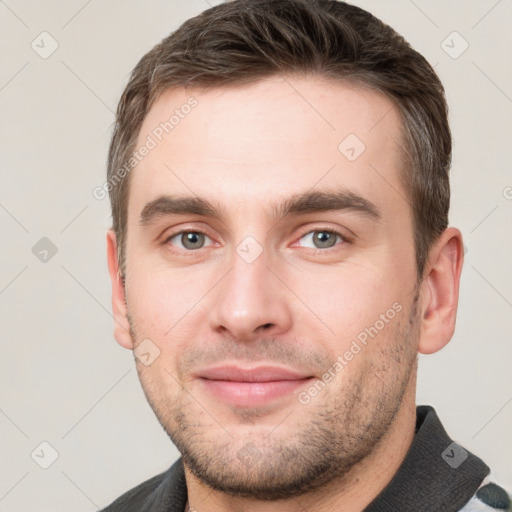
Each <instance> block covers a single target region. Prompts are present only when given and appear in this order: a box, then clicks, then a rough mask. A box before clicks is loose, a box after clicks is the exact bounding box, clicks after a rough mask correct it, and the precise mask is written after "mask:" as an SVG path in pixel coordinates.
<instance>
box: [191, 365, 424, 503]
mask: <svg viewBox="0 0 512 512" xmlns="http://www.w3.org/2000/svg"><path fill="white" fill-rule="evenodd" d="M411 377H412V378H411V381H410V382H409V385H408V388H407V391H406V393H405V395H404V397H403V401H402V404H401V407H400V410H399V411H398V413H397V415H396V416H395V419H394V422H393V424H392V425H391V427H390V429H389V430H388V432H387V433H386V435H385V436H384V437H383V438H382V439H381V441H380V443H379V444H378V445H377V446H376V448H375V450H374V451H373V452H372V453H371V455H369V456H368V457H367V458H366V459H364V460H363V461H361V462H360V463H358V464H356V465H355V466H354V467H353V468H352V470H351V471H350V472H349V473H348V474H346V475H345V476H344V477H343V479H342V480H340V479H335V480H333V481H331V482H330V483H329V484H328V485H326V486H324V487H322V488H321V489H320V490H317V491H315V492H312V493H309V494H306V495H302V496H299V497H294V498H291V499H288V500H280V501H279V503H277V502H268V501H259V500H251V499H247V498H238V497H232V496H228V495H226V494H224V493H221V492H218V491H212V489H210V488H209V487H207V486H205V485H204V484H203V483H202V482H200V481H199V480H197V479H196V478H195V477H194V476H193V475H192V474H191V473H190V471H188V469H187V467H186V466H185V475H186V480H187V487H188V496H189V501H188V502H187V506H186V508H185V512H203V510H208V511H209V512H239V511H240V512H241V511H244V510H249V509H250V510H251V511H252V512H296V511H297V510H315V512H332V510H343V511H344V512H361V510H363V509H364V508H365V507H366V506H367V505H369V504H370V503H371V502H372V501H373V500H374V499H375V498H376V497H377V496H378V495H379V494H380V492H381V491H382V490H383V489H384V488H385V487H386V485H387V484H388V483H389V482H390V481H391V479H392V478H393V476H394V475H395V473H396V472H397V470H398V468H399V467H400V465H401V464H402V462H403V460H404V458H405V456H406V454H407V451H408V450H409V448H410V446H411V443H412V441H413V439H414V434H415V426H416V405H415V398H416V396H415V395H416V382H415V380H416V379H415V377H416V376H415V375H413V376H411ZM189 503H190V505H189Z"/></svg>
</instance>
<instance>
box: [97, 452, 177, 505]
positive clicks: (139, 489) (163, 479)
mask: <svg viewBox="0 0 512 512" xmlns="http://www.w3.org/2000/svg"><path fill="white" fill-rule="evenodd" d="M183 500H185V502H186V484H185V477H184V472H183V465H182V463H181V459H178V460H177V461H176V462H175V463H174V464H173V465H172V466H171V467H170V468H169V469H167V470H166V471H164V472H163V473H160V474H159V475H156V476H154V477H152V478H150V479H148V480H146V481H144V482H142V483H141V484H139V485H137V486H136V487H134V488H133V489H130V490H129V491H127V492H125V493H124V494H123V495H121V496H120V497H119V498H117V499H116V500H115V501H114V502H112V503H111V504H110V505H108V506H107V507H106V508H104V509H102V511H101V512H143V511H157V510H158V511H159V510H162V511H167V510H172V508H173V507H174V506H175V505H178V504H179V503H180V502H181V501H183ZM185 502H184V503H183V506H184V505H185ZM169 507H171V508H169ZM177 510H179V508H178V509H177Z"/></svg>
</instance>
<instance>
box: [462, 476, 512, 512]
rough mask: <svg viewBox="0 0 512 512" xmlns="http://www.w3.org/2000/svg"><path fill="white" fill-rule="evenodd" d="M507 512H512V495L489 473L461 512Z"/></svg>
mask: <svg viewBox="0 0 512 512" xmlns="http://www.w3.org/2000/svg"><path fill="white" fill-rule="evenodd" d="M497 511H501V512H505V511H507V512H508V511H512V493H511V492H510V490H509V489H507V490H506V489H505V488H504V487H503V486H502V485H499V484H498V483H497V481H496V479H495V478H494V475H493V474H492V472H491V473H489V474H488V475H487V477H485V479H484V480H483V481H482V483H481V484H480V486H479V488H478V489H477V491H476V492H475V494H474V495H473V496H472V498H471V499H470V500H469V501H468V502H467V503H466V505H464V507H462V508H461V509H460V510H459V512H497Z"/></svg>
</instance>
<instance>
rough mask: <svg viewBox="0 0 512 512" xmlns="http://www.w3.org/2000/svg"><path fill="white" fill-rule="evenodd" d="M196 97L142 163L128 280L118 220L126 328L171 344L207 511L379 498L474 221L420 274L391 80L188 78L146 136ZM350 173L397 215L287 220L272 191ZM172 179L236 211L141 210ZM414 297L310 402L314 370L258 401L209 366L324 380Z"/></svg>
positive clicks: (185, 450)
mask: <svg viewBox="0 0 512 512" xmlns="http://www.w3.org/2000/svg"><path fill="white" fill-rule="evenodd" d="M299 92H300V94H299ZM191 95H193V96H194V98H196V99H197V101H198V105H197V107H195V109H194V110H192V112H191V113H190V114H189V115H188V116H186V117H185V118H184V119H182V120H181V121H180V123H179V124H178V125H177V126H176V127H175V128H174V129H173V131H172V132H171V133H170V134H168V135H167V136H166V137H165V138H164V140H163V141H162V142H160V143H159V144H158V145H157V147H156V148H154V149H153V150H152V151H151V152H149V154H148V155H147V156H146V157H145V158H144V159H143V160H142V161H141V163H140V164H138V166H137V167H136V169H134V170H133V171H132V173H133V174H132V176H131V179H132V181H131V187H130V194H129V203H128V224H127V232H128V237H127V245H126V281H125V285H124V286H123V283H122V280H121V279H120V277H119V274H118V272H119V268H118V264H117V260H116V238H115V235H114V233H113V232H112V231H109V232H108V234H107V247H108V262H109V270H110V275H111V281H112V305H113V312H114V318H115V322H116V323H115V330H114V334H115V338H116V340H117V342H118V343H119V344H120V345H121V346H123V347H125V348H127V349H130V350H133V349H134V348H136V347H137V346H138V345H139V344H140V343H141V342H142V340H144V339H150V340H151V342H152V343H153V344H154V345H155V346H156V347H158V349H159V351H160V354H159V356H158V357H157V358H156V359H155V360H154V361H153V362H152V363H151V365H148V366H146V365H144V364H142V363H141V362H140V361H139V360H138V359H137V358H136V359H135V360H136V365H137V370H138V373H139V378H140V381H141V384H142V387H143V389H144V392H145V394H146V397H147V399H148V401H149V403H150V404H151V406H152V408H153V410H154V411H155V414H156V416H157V417H158V419H159V421H160V423H161V424H162V426H163V427H164V429H165V430H166V432H167V433H168V434H169V436H170V437H171V439H172V440H173V442H174V443H175V444H176V446H177V447H178V449H179V450H180V452H181V453H182V456H183V460H184V464H185V474H186V479H187V487H188V496H189V504H190V507H191V510H194V509H195V510H197V511H200V512H201V511H203V510H204V511H206V510H207V511H209V512H227V511H230V512H232V511H237V512H242V511H247V510H251V511H254V512H270V511H279V512H292V511H294V512H295V511H301V510H315V511H317V512H324V511H331V510H338V509H340V510H341V507H342V508H343V510H344V511H346V512H355V511H360V510H362V509H363V508H364V507H365V506H366V505H368V504H369V503H370V502H371V501H372V500H373V499H374V498H375V497H376V496H377V495H378V494H379V492H380V491H381V490H382V489H383V488H384V487H385V486H386V485H387V483H388V482H389V481H390V480H391V478H392V477H393V475H394V473H395V472H396V470H397V469H398V467H399V466H400V463H401V462H402V460H403V458H404V457H405V454H406V452H407V450H408V448H409V447H410V444H411V442H412V440H413V437H414V429H415V421H416V414H415V393H416V374H417V354H418V352H420V353H423V354H429V353H433V352H436V351H438V350H440V349H441V348H442V347H443V346H444V345H446V343H448V341H449V340H450V339H451V337H452V335H453V331H454V328H455V316H456V309H457V302H458V292H459V279H460V273H461V269H462V263H463V250H462V236H461V233H460V231H459V230H457V229H455V228H453V227H450V228H448V229H446V230H445V231H444V232H443V233H442V234H441V236H440V237H439V238H438V239H437V241H436V243H435V244H434V245H433V247H432V249H431V252H430V258H429V261H428V264H427V267H426V269H425V273H424V276H425V277H424V279H423V281H421V283H416V267H415V252H414V244H413V224H412V214H411V209H410V205H409V204H408V202H407V201H406V200H405V199H404V198H405V192H404V191H403V190H402V187H401V185H400V182H399V178H398V176H399V174H398V169H399V162H400V152H399V149H398V143H399V141H400V131H401V120H400V117H399V114H398V112H397V110H396V109H395V108H394V107H393V105H392V104H391V103H390V102H389V100H387V99H386V98H385V97H384V96H382V95H380V94H378V93H376V92H374V91H370V90H364V89H362V88H357V87H353V86H349V85H347V84H341V83H333V82H328V81H326V80H324V79H321V78H319V77H311V76H310V77H294V78H291V77H287V78H286V79H283V78H282V77H272V78H269V79H265V80H263V81H260V82H258V83H256V84H252V85H244V86H241V87H236V88H221V89H212V90H197V89H189V90H185V89H183V88H180V89H173V90H168V91H166V92H165V93H164V94H162V95H161V96H160V98H159V99H158V100H157V102H156V103H155V104H154V105H153V107H152V108H151V110H150V112H149V113H148V115H147V117H146V119H145V121H144V123H143V126H142V129H141V132H140V134H139V145H140V144H142V143H143V141H144V140H145V139H146V137H147V135H148V134H151V131H152V130H153V129H154V128H155V127H156V126H158V124H159V123H160V122H162V121H164V120H166V119H168V117H169V115H170V113H172V111H174V109H176V108H179V107H180V106H181V105H183V104H184V103H186V101H187V99H188V98H189V97H190V96H191ZM349 133H353V134H356V135H357V136H358V137H359V138H360V139H361V140H362V141H364V144H365V145H366V149H365V151H364V152H363V153H362V154H361V155H360V156H359V157H358V158H357V159H356V160H355V161H352V162H351V161H349V160H348V159H347V158H345V156H344V155H343V154H342V153H341V152H340V151H339V150H338V145H339V144H340V142H341V141H342V140H343V139H344V138H345V137H346V136H347V134H349ZM376 170H378V172H376ZM346 188H348V189H351V190H354V191H356V192H357V193H358V194H360V195H361V196H364V197H365V198H367V199H369V200H370V201H372V203H374V204H375V205H376V206H377V207H378V209H379V210H380V213H381V218H380V220H378V221H373V220H371V219H370V218H368V217H367V216H364V215H361V214H360V213H358V212H355V211H327V212H314V213H308V214H306V215H294V216H293V215H292V216H290V217H288V218H284V219H282V220H280V221H279V222H277V223H276V220H275V219H274V218H273V214H272V210H271V209H270V206H269V205H270V203H272V202H280V201H282V200H284V199H286V198H287V197H289V196H291V195H292V194H295V193H300V192H305V191H310V190H342V189H346ZM161 194H177V195H181V194H184V195H190V194H192V195H198V196H201V197H206V198H208V199H210V200H211V201H212V202H214V203H215V204H218V205H219V206H220V207H221V208H222V211H223V217H222V219H215V218H210V217H202V216H199V215H196V214H182V215H179V216H172V217H171V216H164V217H160V218H159V219H158V220H157V221H156V222H155V223H154V224H152V225H150V226H145V227H143V226H141V225H140V223H139V216H140V213H141V211H142V209H143V208H144V206H145V205H146V204H147V203H148V202H150V201H152V200H154V199H155V198H157V197H158V196H159V195H161ZM180 230H181V231H186V230H188V231H201V232H203V233H205V234H206V237H204V239H199V241H196V245H195V246H194V247H198V248H197V249H190V248H188V249H187V247H186V246H185V245H183V243H184V242H183V238H182V237H181V235H179V236H175V237H174V238H172V239H169V237H170V236H171V235H174V234H176V233H179V232H180ZM329 230H337V231H340V232H341V233H342V234H344V235H346V236H348V235H355V236H352V239H351V241H350V242H348V241H343V239H341V238H337V237H334V240H335V242H336V243H335V244H333V246H332V247H330V248H325V246H322V245H319V244H318V243H315V241H314V238H312V235H311V234H310V233H311V232H314V233H313V236H314V235H315V233H316V234H317V235H318V232H321V233H324V232H325V231H329ZM249 235H251V236H252V237H254V239H255V240H257V242H258V243H259V245H260V247H261V249H262V252H261V254H260V255H259V256H258V257H257V258H256V259H255V260H254V261H253V262H251V263H248V262H247V261H246V260H244V259H243V258H242V257H241V256H239V254H238V253H237V251H236V249H237V246H238V245H239V244H240V243H241V242H242V241H243V240H244V239H245V238H246V237H247V236H249ZM333 236H334V235H333ZM331 240H332V239H331ZM185 243H186V241H185ZM201 244H202V245H201ZM188 247H190V246H188ZM172 249H175V251H177V252H173V251H172ZM187 251H188V252H187ZM396 303H398V304H399V305H400V306H401V309H400V311H399V312H397V313H396V315H395V316H394V318H393V319H391V320H389V321H388V322H387V323H385V325H384V327H383V328H382V329H381V330H379V332H378V334H377V335H376V336H375V337H374V338H373V339H371V341H370V342H368V343H367V345H365V346H364V348H362V350H361V351H360V352H358V353H357V354H356V355H354V357H353V358H352V359H351V360H350V361H349V362H348V364H346V366H344V368H343V370H342V371H339V372H337V373H336V376H335V377H334V378H333V379H332V380H330V382H329V383H328V384H327V385H326V386H325V387H324V388H323V389H322V390H321V391H320V392H318V394H317V395H316V396H314V397H313V398H311V401H310V402H309V403H307V404H304V403H301V402H300V401H299V400H298V396H299V393H300V392H302V391H305V390H307V389H308V388H309V387H310V386H311V382H309V383H308V384H305V385H304V386H302V387H299V388H298V389H295V390H294V391H293V392H291V393H289V394H288V395H285V396H284V397H280V398H278V399H276V400H273V401H271V402H269V403H266V404H264V405H262V406H257V407H256V406H255V407H243V408H242V407H236V406H233V405H232V404H229V403H227V402H226V401H223V400H221V399H219V398H217V397H216V396H214V395H212V394H211V393H209V392H208V391H207V390H205V388H204V387H203V386H202V382H200V381H199V380H198V379H197V378H195V374H196V372H197V371H199V370H201V368H204V367H205V366H207V365H211V364H212V363H222V362H235V363H237V364H239V365H240V366H246V367H247V366H251V367H253V366H256V365H258V364H275V365H279V366H286V367H289V368H292V369H296V370H299V371H301V372H304V373H307V374H308V375H310V376H313V377H315V379H322V375H323V374H324V373H325V372H326V370H327V369H328V368H329V367H330V366H331V365H332V364H333V362H334V361H336V360H337V357H338V356H340V355H343V354H344V353H346V351H347V350H349V349H350V346H351V343H352V341H353V340H354V339H355V338H356V336H357V335H358V334H359V333H361V332H362V331H364V329H365V328H368V327H369V326H373V325H375V323H376V321H377V320H378V319H379V318H380V315H381V314H385V313H386V311H388V310H389V309H390V308H392V305H393V304H396ZM247 446H250V448H249V456H248V457H245V458H244V457H241V456H240V453H242V454H246V455H247V453H248V452H247V450H248V448H247ZM244 450H245V451H244Z"/></svg>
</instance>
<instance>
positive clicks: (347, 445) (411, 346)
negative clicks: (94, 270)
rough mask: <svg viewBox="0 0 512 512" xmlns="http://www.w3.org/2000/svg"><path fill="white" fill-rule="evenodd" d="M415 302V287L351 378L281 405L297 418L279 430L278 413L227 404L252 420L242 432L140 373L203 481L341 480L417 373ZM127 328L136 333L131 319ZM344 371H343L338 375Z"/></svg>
mask: <svg viewBox="0 0 512 512" xmlns="http://www.w3.org/2000/svg"><path fill="white" fill-rule="evenodd" d="M418 304H419V289H418V288H417V289H416V291H415V296H414V300H413V302H412V307H411V311H410V314H409V318H408V319H407V321H405V322H404V321H400V319H395V320H393V321H394V322H396V326H395V328H394V329H393V333H392V334H391V336H390V337H389V339H388V342H386V343H383V344H382V345H381V346H380V348H379V352H378V353H377V354H375V355H376V356H377V357H372V358H368V363H367V364H366V365H365V366H361V368H360V369H358V371H357V373H353V374H352V375H354V376H353V377H351V380H350V381H346V382H343V385H342V386H339V385H338V386H336V383H335V382H333V383H331V384H328V385H327V387H326V388H325V389H323V390H322V391H321V393H320V394H319V396H317V397H316V398H315V400H314V401H312V402H311V403H310V404H308V405H302V404H299V402H298V401H297V405H296V406H295V408H294V409H293V411H292V412H291V414H289V413H287V412H286V411H283V414H282V416H283V417H285V416H286V414H288V416H286V419H285V420H284V421H283V420H279V421H282V424H283V425H288V426H289V424H290V423H291V422H293V421H295V425H294V429H293V432H291V433H289V434H284V435H282V436H281V435H280V432H279V430H280V425H279V421H276V426H275V427H274V428H268V427H267V428H265V429H263V428H259V427H258V424H257V418H258V416H259V415H260V414H261V413H260V412H259V411H258V410H256V409H245V410H241V409H235V408H233V409H232V412H233V414H234V416H236V418H237V419H238V422H239V424H241V425H248V424H253V425H254V429H253V432H252V431H251V432H252V433H247V432H249V431H248V429H247V428H245V427H244V428H243V429H241V431H243V432H244V433H246V434H237V432H236V431H234V429H233V427H232V425H234V424H235V423H234V422H231V423H230V424H229V425H227V427H228V428H225V427H224V426H222V425H221V424H220V422H218V421H216V420H215V418H214V415H215V412H214V409H213V406H212V407H209V406H208V403H207V402H206V401H205V397H204V396H203V397H201V396H198V397H194V396H192V394H191V393H190V392H188V390H186V389H182V391H181V393H180V394H179V395H178V397H177V398H176V399H175V400H174V401H172V403H171V402H170V400H169V398H168V397H165V396H164V395H163V393H162V390H161V389H158V386H157V385H155V384H154V382H153V381H152V379H151V378H149V377H147V376H146V377H145V376H144V375H143V371H144V370H143V369H141V368H140V367H141V365H140V364H138V365H137V366H138V371H139V378H140V380H141V384H142V387H143V390H144V393H145V395H146V398H147V400H148V402H149V404H150V406H151V407H152V409H153V411H154V412H155V415H156V416H157V418H158V420H159V422H160V424H161V425H162V427H163V428H164V430H165V431H166V433H167V434H168V436H169V437H170V438H171V440H172V442H173V443H174V444H175V445H176V447H177V448H178V450H179V451H180V453H181V456H182V459H183V463H184V465H185V466H186V467H187V468H188V469H189V470H190V472H191V473H192V474H193V475H194V476H195V477H196V478H197V479H198V480H200V481H201V482H203V483H204V484H205V485H207V486H208V487H210V488H212V489H215V490H217V491H220V492H222V493H226V494H228V495H231V496H237V497H243V498H251V499H256V500H264V501H276V500H281V499H287V498H292V497H296V496H300V495H304V494H306V493H310V492H312V491H315V490H317V489H319V488H320V487H323V486H325V485H326V484H327V483H329V482H331V481H333V480H335V479H337V480H338V481H339V483H340V486H343V481H344V478H345V477H346V476H347V475H348V474H349V472H350V471H351V470H352V469H353V468H354V467H355V466H356V465H357V464H358V463H360V462H361V461H363V460H364V459H366V458H367V457H368V456H369V455H370V454H372V452H373V451H374V450H375V449H376V447H377V446H378V445H379V443H380V441H381V440H382V439H383V438H384V437H385V435H386V434H387V433H388V431H389V430H390V428H391V426H392V425H393V421H394V419H395V417H396V415H397V413H398V412H399V410H400V408H401V406H402V400H403V397H404V394H405V392H406V391H407V389H408V385H409V383H410V382H411V376H414V377H415V375H416V371H417V342H418V337H419V316H418ZM130 333H131V334H132V339H133V340H135V339H136V338H135V332H134V330H133V329H132V322H131V321H130ZM372 341H374V340H372ZM372 341H370V342H369V343H372ZM375 342H376V343H377V342H378V340H375ZM363 350H364V349H363ZM356 357H357V355H356ZM342 376H343V372H341V375H338V376H337V379H341V378H343V377H342ZM336 389H337V390H338V393H337V394H335V393H334V392H335V391H336ZM209 409H211V410H212V412H213V414H211V413H210V412H207V410H209ZM198 417H201V418H205V421H206V422H207V423H209V425H206V424H205V422H204V421H203V423H201V422H200V421H198ZM228 431H229V432H228Z"/></svg>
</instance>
